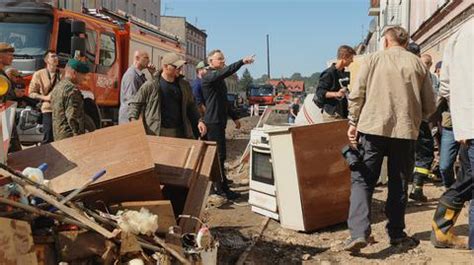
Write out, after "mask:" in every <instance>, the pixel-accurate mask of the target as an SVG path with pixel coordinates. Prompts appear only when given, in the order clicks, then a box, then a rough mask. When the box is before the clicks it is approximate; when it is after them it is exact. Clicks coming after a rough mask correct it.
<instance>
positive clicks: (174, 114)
mask: <svg viewBox="0 0 474 265" xmlns="http://www.w3.org/2000/svg"><path fill="white" fill-rule="evenodd" d="M185 64H186V61H184V60H182V59H181V58H180V57H179V56H178V55H177V54H175V53H167V54H166V55H165V56H164V57H163V59H162V65H163V68H162V69H161V71H159V72H158V73H157V75H155V78H154V79H153V80H149V81H147V82H146V83H145V84H143V85H142V86H141V87H140V89H139V90H138V92H137V93H136V94H135V96H134V97H133V98H132V99H131V100H130V102H129V110H128V114H129V119H130V120H138V118H139V117H140V116H141V117H142V120H143V124H144V126H145V130H146V133H147V134H148V135H160V136H167V137H177V138H194V137H193V131H192V126H196V125H197V127H198V130H199V133H200V134H201V136H204V135H205V134H206V132H207V127H206V125H205V124H204V122H203V121H202V120H201V117H200V115H199V112H198V110H197V107H196V104H195V103H194V98H193V93H192V90H191V86H190V84H189V82H188V81H186V80H184V79H183V76H182V75H181V74H180V73H181V70H182V67H183V65H185Z"/></svg>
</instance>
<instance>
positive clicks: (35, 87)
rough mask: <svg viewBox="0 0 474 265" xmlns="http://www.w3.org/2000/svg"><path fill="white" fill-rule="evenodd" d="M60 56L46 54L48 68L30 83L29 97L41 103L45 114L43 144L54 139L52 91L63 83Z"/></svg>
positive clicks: (38, 73)
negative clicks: (59, 65)
mask: <svg viewBox="0 0 474 265" xmlns="http://www.w3.org/2000/svg"><path fill="white" fill-rule="evenodd" d="M58 61H59V60H58V55H57V54H56V52H54V51H47V52H46V53H45V54H44V62H45V63H46V67H45V68H44V69H41V70H38V71H36V72H35V73H34V74H33V77H32V79H31V82H30V90H29V97H30V98H33V99H37V100H40V101H41V113H42V114H43V132H44V137H43V142H42V144H47V143H50V142H52V141H53V140H54V138H53V110H52V109H51V95H50V93H51V91H53V88H54V86H55V85H56V84H57V83H59V81H61V76H60V73H59V69H58Z"/></svg>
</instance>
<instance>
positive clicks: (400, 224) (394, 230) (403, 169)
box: [347, 134, 415, 238]
mask: <svg viewBox="0 0 474 265" xmlns="http://www.w3.org/2000/svg"><path fill="white" fill-rule="evenodd" d="M360 143H361V147H360V148H361V149H362V151H363V152H364V155H363V162H364V167H362V168H361V169H360V170H358V171H352V172H351V196H350V208H349V219H348V221H347V224H348V226H349V230H350V232H351V237H352V238H359V237H366V238H367V237H368V236H370V234H371V228H370V215H371V204H372V195H373V193H374V189H375V185H376V183H377V180H378V178H379V176H380V168H381V166H382V161H383V158H384V156H385V155H386V156H387V157H388V197H387V202H386V204H385V215H386V216H387V218H388V223H387V227H386V228H387V232H388V234H389V236H390V237H391V238H397V237H400V236H402V235H403V229H405V208H406V204H407V199H408V178H409V176H410V175H411V173H412V170H413V164H414V155H415V141H414V140H405V139H395V138H388V137H383V136H376V135H367V134H365V135H364V134H361V137H360Z"/></svg>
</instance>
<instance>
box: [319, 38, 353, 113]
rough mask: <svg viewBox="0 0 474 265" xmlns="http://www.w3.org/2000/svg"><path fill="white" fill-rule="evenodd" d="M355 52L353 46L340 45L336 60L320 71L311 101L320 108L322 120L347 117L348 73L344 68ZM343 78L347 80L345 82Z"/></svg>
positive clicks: (350, 61) (349, 62)
mask: <svg viewBox="0 0 474 265" xmlns="http://www.w3.org/2000/svg"><path fill="white" fill-rule="evenodd" d="M355 54H356V52H355V50H354V49H353V48H351V47H350V46H347V45H342V46H341V47H339V49H338V50H337V62H336V63H333V64H332V65H331V67H329V68H328V69H326V70H324V71H323V72H322V73H321V76H320V79H319V83H318V87H317V89H316V94H315V95H314V99H313V101H314V102H315V103H316V105H317V106H318V107H319V108H321V112H322V114H323V120H324V122H329V121H335V120H340V119H346V118H347V99H346V93H347V88H346V86H347V81H348V78H347V77H348V73H347V72H345V71H344V69H345V68H346V67H348V66H349V65H350V64H351V63H352V60H353V58H354V55H355ZM343 80H347V81H344V82H346V84H344V83H343Z"/></svg>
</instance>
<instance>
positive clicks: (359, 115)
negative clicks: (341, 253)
mask: <svg viewBox="0 0 474 265" xmlns="http://www.w3.org/2000/svg"><path fill="white" fill-rule="evenodd" d="M384 37H385V38H384V48H385V50H384V51H380V52H377V53H375V54H372V55H369V56H368V57H367V58H366V60H365V62H364V63H363V64H362V66H361V69H360V72H359V76H358V78H357V80H356V82H355V84H354V87H353V89H352V91H351V93H350V94H349V120H350V125H349V130H348V132H347V134H348V137H349V141H350V142H351V143H352V144H354V145H357V144H358V147H359V150H360V151H361V153H363V155H362V158H361V159H362V161H363V164H364V167H362V168H361V169H360V170H358V171H352V173H351V182H352V187H351V196H350V209H349V218H348V226H349V230H350V233H351V237H350V238H349V239H348V240H347V241H346V242H345V246H344V249H345V250H348V251H359V250H360V249H361V248H363V247H365V246H366V245H367V244H368V238H369V236H370V234H371V229H370V207H371V201H372V194H373V192H374V187H375V184H376V183H377V179H378V177H379V175H380V167H381V165H382V160H383V157H384V156H385V155H386V156H388V177H389V181H388V198H387V203H386V207H385V214H386V216H387V218H388V222H387V232H388V235H389V237H390V244H391V245H397V244H400V243H403V242H406V241H407V239H409V237H408V236H407V235H406V234H405V232H404V231H403V230H404V229H405V208H406V204H407V196H408V194H407V190H408V182H407V181H408V177H409V176H410V175H411V173H412V171H413V163H414V151H415V140H416V139H417V137H418V132H419V128H420V123H421V120H422V119H423V118H427V117H428V116H429V115H430V114H431V113H433V112H434V111H435V100H434V94H433V88H432V86H431V80H430V75H429V73H428V71H427V69H426V67H425V66H424V65H423V64H422V62H421V61H420V59H419V58H418V57H417V56H415V55H413V54H411V53H410V52H408V51H407V50H406V49H405V47H406V46H407V44H408V39H409V35H408V33H407V31H406V30H405V29H403V28H402V27H393V28H389V29H387V30H386V31H385V33H384Z"/></svg>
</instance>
